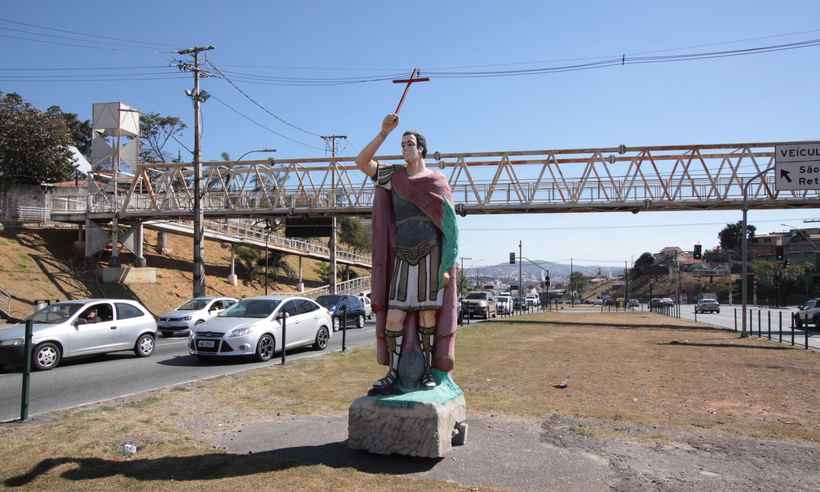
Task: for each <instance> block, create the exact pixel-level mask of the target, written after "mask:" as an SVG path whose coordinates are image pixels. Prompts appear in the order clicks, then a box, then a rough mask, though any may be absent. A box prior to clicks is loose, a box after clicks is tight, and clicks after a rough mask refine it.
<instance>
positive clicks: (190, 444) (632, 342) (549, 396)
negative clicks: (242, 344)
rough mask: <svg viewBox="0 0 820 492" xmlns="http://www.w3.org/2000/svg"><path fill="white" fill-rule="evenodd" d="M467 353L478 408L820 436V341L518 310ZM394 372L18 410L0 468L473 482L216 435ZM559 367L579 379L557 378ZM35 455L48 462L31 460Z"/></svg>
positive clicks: (461, 365) (343, 365)
mask: <svg viewBox="0 0 820 492" xmlns="http://www.w3.org/2000/svg"><path fill="white" fill-rule="evenodd" d="M573 316H574V315H573ZM608 316H614V315H612V314H609V315H608ZM618 316H621V317H623V316H624V315H623V314H621V315H618ZM456 353H457V366H456V371H455V374H454V378H455V380H456V382H458V383H459V384H460V385H461V386H462V388H463V389H464V391H465V394H466V397H467V402H468V405H469V410H470V413H473V414H476V413H478V414H495V415H498V416H509V417H524V418H530V417H542V416H543V415H545V414H547V413H551V412H556V413H559V414H562V415H572V416H585V417H594V418H599V419H605V420H607V421H621V422H634V423H637V424H644V425H650V426H656V427H657V428H658V430H657V433H658V435H657V438H658V439H659V440H661V439H663V429H664V428H668V427H669V426H673V427H676V428H680V427H683V428H690V429H691V428H696V429H697V430H698V431H699V432H701V433H703V432H710V431H722V432H728V433H735V434H740V435H746V436H755V437H768V438H780V439H782V438H785V439H803V440H809V441H814V442H820V424H818V423H820V399H818V388H820V358H819V357H818V354H817V353H814V352H805V351H800V350H793V349H790V348H786V347H780V346H778V345H777V344H772V343H768V342H765V341H762V340H740V339H737V338H736V337H734V336H733V335H732V334H731V333H728V332H721V331H704V330H688V329H651V328H644V329H628V328H627V329H623V328H621V329H616V328H606V327H588V326H556V325H538V324H533V323H515V322H513V321H510V322H505V323H487V324H478V325H473V326H471V327H468V328H465V329H463V330H462V332H461V333H460V334H459V339H458V347H457V352H456ZM382 374H383V369H382V368H381V367H380V366H377V365H376V364H375V361H374V354H373V349H372V347H371V348H362V349H357V350H354V351H353V352H351V353H348V354H344V355H342V354H338V353H336V354H330V355H329V356H326V357H323V358H320V359H317V360H300V361H296V362H292V363H290V364H289V365H288V366H286V367H280V366H272V367H268V368H262V369H257V370H252V371H248V372H245V373H242V374H238V375H233V376H227V377H223V378H218V379H215V380H212V381H207V382H201V383H197V384H192V385H187V386H184V387H179V388H175V389H166V390H161V391H157V392H154V393H153V394H152V396H150V397H148V398H142V399H139V400H135V401H131V402H119V403H116V404H109V405H105V406H97V407H94V408H89V409H85V410H75V411H68V412H62V413H57V414H53V416H52V417H51V418H50V419H48V420H45V421H39V422H32V423H28V424H25V425H14V426H6V427H4V428H3V429H2V430H3V434H4V439H2V440H0V462H2V463H3V471H0V480H9V479H10V478H11V477H17V478H16V480H18V482H11V481H7V482H5V483H6V485H13V484H16V483H22V482H26V483H28V485H29V486H30V487H31V488H35V489H59V490H62V489H79V488H83V489H88V488H93V489H102V488H106V489H108V488H115V487H127V488H151V489H158V490H163V489H166V488H168V489H170V488H171V487H173V488H175V489H176V488H185V489H193V488H200V487H202V486H206V485H207V486H208V487H209V488H215V489H217V490H223V489H234V488H238V487H250V488H259V489H269V488H273V487H275V486H276V484H282V483H286V484H290V485H292V488H300V489H307V490H314V489H316V490H318V489H323V490H325V489H335V488H344V489H345V490H365V489H367V490H371V489H372V490H386V489H391V490H417V489H420V488H425V489H431V490H463V489H464V487H462V486H459V485H455V484H451V483H445V482H428V481H424V482H421V481H412V480H407V479H399V478H396V477H394V476H384V475H374V474H369V473H363V472H361V471H356V470H353V469H349V468H333V467H330V466H326V465H315V464H306V463H298V462H297V463H294V462H287V461H284V462H283V461H281V460H282V458H281V457H279V458H278V460H277V459H274V458H276V455H267V454H266V453H263V454H262V455H254V456H243V457H238V456H236V455H230V454H225V453H223V452H221V451H220V450H218V449H214V448H213V447H212V444H211V443H212V442H213V441H212V439H211V438H212V437H213V436H212V435H209V434H208V433H207V432H208V429H213V428H215V427H216V426H215V425H214V424H215V423H216V422H219V423H224V424H225V425H226V426H229V427H233V428H241V427H242V426H245V425H249V424H251V423H255V422H275V421H276V420H277V418H278V417H279V416H287V415H291V414H310V415H344V413H345V412H346V410H347V408H348V406H349V404H350V402H351V401H352V400H353V399H355V398H357V397H358V396H360V395H361V394H362V393H363V392H364V391H365V390H366V388H367V387H368V386H369V384H370V383H371V382H372V381H373V380H374V379H375V378H378V377H380V376H381V375H382ZM562 381H567V383H568V386H567V388H566V389H558V388H555V387H554V385H556V384H557V383H560V382H562ZM272 425H273V424H272ZM590 432H591V433H594V432H595V430H594V429H590ZM129 440H130V441H134V442H136V443H138V445H139V446H140V452H139V454H138V455H137V457H136V458H127V457H124V456H122V455H121V454H120V453H119V447H120V446H121V444H122V443H123V442H124V441H129ZM272 447H273V448H275V447H276V444H275V443H272ZM272 456H273V457H272ZM43 460H47V461H45V462H43ZM36 463H42V464H41V467H40V468H37V469H34V470H32V466H34V464H36ZM26 474H28V475H26ZM173 479H176V480H177V481H172V480H173ZM27 480H30V482H27ZM277 488H281V486H279V487H277ZM285 488H288V487H285Z"/></svg>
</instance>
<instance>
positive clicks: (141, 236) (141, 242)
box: [133, 222, 148, 268]
mask: <svg viewBox="0 0 820 492" xmlns="http://www.w3.org/2000/svg"><path fill="white" fill-rule="evenodd" d="M133 230H134V232H133V234H134V237H133V241H134V256H136V257H137V266H138V267H140V268H144V267H145V266H147V265H148V262H147V261H145V229H143V227H142V222H137V223H136V224H134V225H133Z"/></svg>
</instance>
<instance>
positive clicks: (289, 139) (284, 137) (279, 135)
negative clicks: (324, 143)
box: [211, 94, 325, 151]
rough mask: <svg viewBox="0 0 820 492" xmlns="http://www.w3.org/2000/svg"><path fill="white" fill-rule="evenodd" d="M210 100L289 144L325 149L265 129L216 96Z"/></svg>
mask: <svg viewBox="0 0 820 492" xmlns="http://www.w3.org/2000/svg"><path fill="white" fill-rule="evenodd" d="M211 98H212V99H214V100H215V101H216V102H218V103H220V104H222V105H223V106H225V107H226V108H228V109H230V110H231V111H233V112H234V113H236V114H237V115H239V116H241V117H243V118H245V119H246V120H248V121H250V122H251V123H253V124H254V125H256V126H258V127H259V128H262V129H263V130H266V131H268V132H270V133H273V134H274V135H276V136H278V137H280V138H283V139H285V140H288V141H290V142H293V143H296V144H299V145H302V146H304V147H307V148H310V149H314V150H320V151H322V150H325V149H323V148H322V147H319V146H316V145H311V144H309V143H305V142H302V141H301V140H296V139H295V138H291V137H289V136H287V135H285V134H283V133H279V132H277V131H276V130H274V129H272V128H269V127H267V126H265V125H263V124H262V123H259V122H258V121H256V120H254V119H253V118H251V117H250V116H248V115H246V114H245V113H243V112H241V111H239V110H238V109H236V108H234V107H233V106H231V105H230V104H228V103H226V102H225V101H223V100H222V99H220V98H219V97H217V96H215V95H213V94H211Z"/></svg>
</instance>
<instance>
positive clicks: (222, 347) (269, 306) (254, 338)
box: [188, 295, 333, 361]
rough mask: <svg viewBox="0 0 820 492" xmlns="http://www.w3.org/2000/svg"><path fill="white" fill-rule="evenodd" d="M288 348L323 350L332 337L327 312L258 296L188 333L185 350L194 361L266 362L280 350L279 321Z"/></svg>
mask: <svg viewBox="0 0 820 492" xmlns="http://www.w3.org/2000/svg"><path fill="white" fill-rule="evenodd" d="M285 314H286V315H287V318H286V319H285V321H284V323H285V335H286V340H285V344H284V345H285V346H287V348H293V347H300V346H303V345H313V347H314V348H315V349H316V350H324V349H325V348H327V344H328V342H329V341H330V337H331V336H332V335H333V332H332V330H331V329H330V328H331V326H333V322H332V320H331V318H330V313H329V312H328V310H327V309H325V308H323V307H322V306H320V305H319V304H317V303H316V302H315V301H313V300H312V299H308V298H305V297H291V296H283V295H277V296H261V297H250V298H247V299H242V300H240V301H239V302H237V303H236V304H234V305H233V306H231V307H230V308H228V309H227V310H225V311H224V312H222V313H220V314H219V316H217V317H215V318H212V319H210V320H208V321H206V322H205V323H202V324H199V325H195V326H194V327H193V328H192V329H191V334H190V337H189V342H188V350H189V352H190V353H191V354H192V355H195V356H197V357H201V358H203V357H241V356H253V357H254V358H256V360H258V361H267V360H270V359H271V358H272V357H273V354H274V352H276V351H277V350H282V346H283V343H282V339H283V336H282V317H283V315H285Z"/></svg>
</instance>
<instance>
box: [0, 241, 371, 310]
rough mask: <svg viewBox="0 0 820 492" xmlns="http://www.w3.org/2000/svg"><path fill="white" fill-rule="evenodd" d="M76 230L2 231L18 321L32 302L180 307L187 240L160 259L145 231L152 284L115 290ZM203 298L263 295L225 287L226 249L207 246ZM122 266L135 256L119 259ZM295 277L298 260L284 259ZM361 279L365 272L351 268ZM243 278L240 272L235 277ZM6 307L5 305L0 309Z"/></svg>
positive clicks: (307, 275)
mask: <svg viewBox="0 0 820 492" xmlns="http://www.w3.org/2000/svg"><path fill="white" fill-rule="evenodd" d="M76 239H77V231H76V230H73V229H6V230H5V231H3V232H2V233H0V288H2V289H3V290H4V291H6V292H8V293H9V294H10V295H11V296H12V303H11V308H12V314H13V315H15V316H18V317H24V316H27V315H28V314H30V313H31V312H32V303H33V302H34V300H36V299H52V300H53V299H60V300H65V299H81V298H89V297H120V298H127V299H137V300H139V301H140V302H142V303H143V304H144V305H145V306H146V307H147V308H148V309H149V310H150V311H151V312H152V313H154V314H160V313H163V312H165V311H168V310H170V309H173V308H175V307H176V306H178V305H180V304H182V303H183V302H184V301H185V300H186V299H189V298H190V295H191V284H192V274H191V273H190V272H191V269H192V266H191V258H192V243H191V239H190V238H188V237H185V236H177V235H173V234H169V235H168V240H167V247H168V248H169V249H170V252H169V253H167V254H160V252H159V251H158V241H157V233H156V232H155V231H151V230H147V229H146V230H145V242H146V244H145V258H146V260H147V262H148V266H149V267H153V268H156V269H157V282H158V283H156V284H132V285H127V286H126V285H116V284H102V283H100V282H98V281H96V280H95V271H96V268H97V267H98V266H101V265H104V264H105V262H104V261H100V262H97V263H93V264H85V263H84V262H83V258H82V252H81V251H78V250H77V249H76V248H75V247H74V244H73V243H74V241H75V240H76ZM204 257H205V274H206V293H207V294H208V295H226V296H232V297H247V296H253V295H261V294H263V293H264V284H263V283H262V282H258V281H257V282H249V281H247V280H243V279H242V277H241V276H240V281H239V285H236V286H233V285H231V284H230V283H228V280H227V279H228V274H229V273H230V249H228V248H227V247H226V246H223V245H222V243H220V242H217V241H209V240H206V241H205V255H204ZM122 259H123V262H124V263H125V264H129V263H132V262H133V260H134V258H133V255H132V254H130V253H128V252H127V251H126V252H124V253H123V255H122ZM286 259H287V261H288V263H289V264H290V266H291V267H292V268H293V270H294V271H295V272H297V273H298V271H299V266H298V262H299V261H298V258H297V257H295V256H288V257H286ZM320 263H321V262H319V261H317V260H310V259H305V260H303V265H302V268H303V275H304V282H305V288H306V289H310V288H313V287H319V286H321V285H322V284H323V283H322V282H321V281H320V280H319V276H318V266H319V264H320ZM354 270H355V271H357V272H358V273H359V274H367V272H366V271H364V270H359V269H354ZM238 273H241V272H238ZM296 287H297V286H296V279H292V278H291V279H288V278H284V277H282V278H279V279H277V280H276V281H271V282H270V284H269V290H270V291H271V292H295V291H296ZM4 307H5V306H4Z"/></svg>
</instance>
